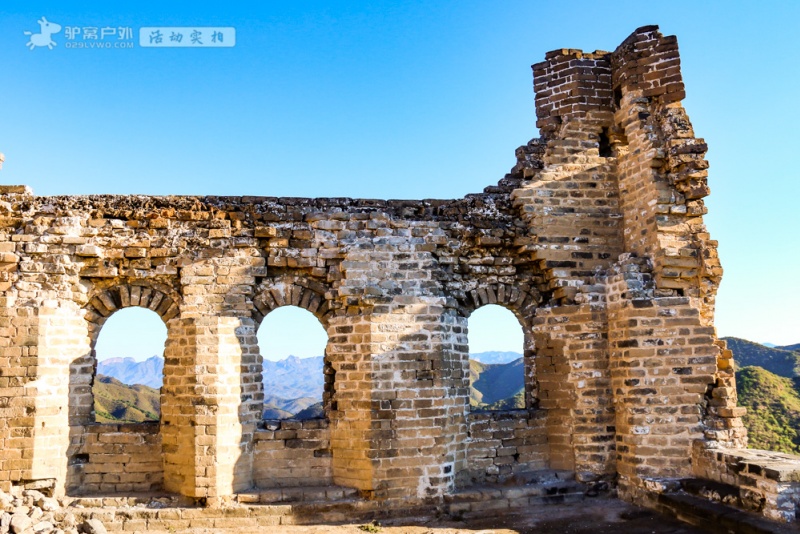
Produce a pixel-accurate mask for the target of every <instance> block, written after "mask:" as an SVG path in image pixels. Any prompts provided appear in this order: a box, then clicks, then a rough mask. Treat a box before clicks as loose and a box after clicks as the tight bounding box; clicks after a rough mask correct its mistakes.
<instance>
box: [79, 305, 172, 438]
mask: <svg viewBox="0 0 800 534" xmlns="http://www.w3.org/2000/svg"><path fill="white" fill-rule="evenodd" d="M166 340H167V327H166V325H165V324H164V322H163V320H162V319H161V317H159V316H158V314H157V313H156V312H154V311H152V310H149V309H146V308H140V307H129V308H125V309H122V310H118V311H116V312H114V313H113V315H111V316H110V317H109V318H108V319H107V320H106V321H105V323H103V326H102V328H101V329H100V333H99V335H98V338H97V343H96V345H95V357H96V359H97V371H96V374H95V378H94V384H93V385H92V396H93V398H94V414H95V422H97V423H140V422H144V421H158V420H159V419H160V417H161V392H160V388H161V385H162V383H163V381H164V343H165V342H166Z"/></svg>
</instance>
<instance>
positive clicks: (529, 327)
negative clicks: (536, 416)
mask: <svg viewBox="0 0 800 534" xmlns="http://www.w3.org/2000/svg"><path fill="white" fill-rule="evenodd" d="M457 301H458V309H459V312H460V313H461V315H462V316H464V317H466V318H469V317H470V315H472V313H473V312H474V311H475V310H477V309H478V308H482V307H484V306H487V305H490V304H496V305H498V306H502V307H503V308H505V309H507V310H508V311H510V312H511V313H512V314H513V315H514V316H515V317H516V319H517V321H518V322H519V325H520V326H521V327H522V335H523V346H522V357H523V364H524V371H523V373H524V382H525V407H526V408H527V409H535V408H537V407H538V406H539V380H538V378H537V375H536V349H535V343H534V336H533V318H534V315H535V313H536V309H537V308H538V307H539V305H540V304H541V302H542V297H541V295H540V294H539V292H538V291H536V290H535V289H533V288H521V287H518V286H512V285H509V284H503V283H500V282H496V283H492V284H486V285H479V286H477V287H476V288H474V289H472V290H470V291H467V292H466V293H465V294H464V297H463V298H460V299H457Z"/></svg>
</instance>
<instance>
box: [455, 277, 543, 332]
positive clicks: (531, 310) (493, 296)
mask: <svg viewBox="0 0 800 534" xmlns="http://www.w3.org/2000/svg"><path fill="white" fill-rule="evenodd" d="M456 300H457V302H458V311H459V313H460V314H461V315H463V316H464V317H469V316H470V315H472V312H474V311H475V310H477V309H478V308H480V307H482V306H486V305H487V304H497V305H499V306H502V307H504V308H506V309H508V310H509V311H511V313H513V314H514V315H516V316H517V319H519V321H520V323H521V324H522V326H523V327H524V328H525V329H526V330H529V329H530V326H531V320H532V319H533V316H534V314H535V313H536V309H537V308H538V307H539V305H540V304H541V302H542V296H541V295H540V294H539V292H538V291H536V290H535V289H533V288H523V287H519V286H514V285H509V284H503V283H500V282H496V283H493V284H485V285H479V286H477V287H475V288H474V289H471V290H469V291H466V292H465V293H464V296H463V297H461V298H458V299H456Z"/></svg>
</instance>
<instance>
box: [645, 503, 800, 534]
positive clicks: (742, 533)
mask: <svg viewBox="0 0 800 534" xmlns="http://www.w3.org/2000/svg"><path fill="white" fill-rule="evenodd" d="M656 502H657V504H656V507H655V508H656V511H658V512H659V513H662V514H665V515H668V516H671V517H674V518H676V519H679V520H680V521H683V522H685V523H689V524H690V525H695V526H698V527H701V528H703V529H704V530H707V531H708V532H713V533H720V534H728V533H730V532H737V533H739V534H784V533H786V534H788V533H790V532H793V533H797V529H795V528H792V527H789V526H784V525H779V524H776V523H775V522H773V521H768V520H766V519H763V518H761V517H758V516H755V515H752V514H749V513H747V512H743V511H740V510H736V509H733V508H731V507H729V506H725V505H723V504H719V503H715V502H712V501H708V500H705V499H701V498H700V497H694V496H692V495H687V494H685V493H662V494H660V495H658V497H657V501H656Z"/></svg>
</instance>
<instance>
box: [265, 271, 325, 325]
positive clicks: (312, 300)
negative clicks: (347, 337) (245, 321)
mask: <svg viewBox="0 0 800 534" xmlns="http://www.w3.org/2000/svg"><path fill="white" fill-rule="evenodd" d="M325 293H326V288H325V286H324V285H323V284H321V283H319V282H316V281H314V280H309V279H306V278H303V277H293V276H289V277H281V278H273V279H269V280H266V281H264V282H262V283H261V284H260V285H259V286H258V288H257V289H256V296H255V298H254V299H253V305H254V306H255V310H254V311H253V315H254V317H253V318H254V320H255V321H256V323H257V324H259V325H260V324H261V321H262V320H263V319H264V317H266V315H267V314H268V313H269V312H271V311H272V310H274V309H276V308H280V307H281V306H297V307H298V308H303V309H304V310H308V311H310V312H311V313H312V314H313V315H314V316H315V317H316V318H317V319H319V321H320V322H321V323H322V326H323V327H324V328H325V329H326V330H327V328H328V321H329V319H330V317H331V316H332V315H333V310H332V308H331V306H330V303H329V301H328V300H327V298H326V297H325Z"/></svg>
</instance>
